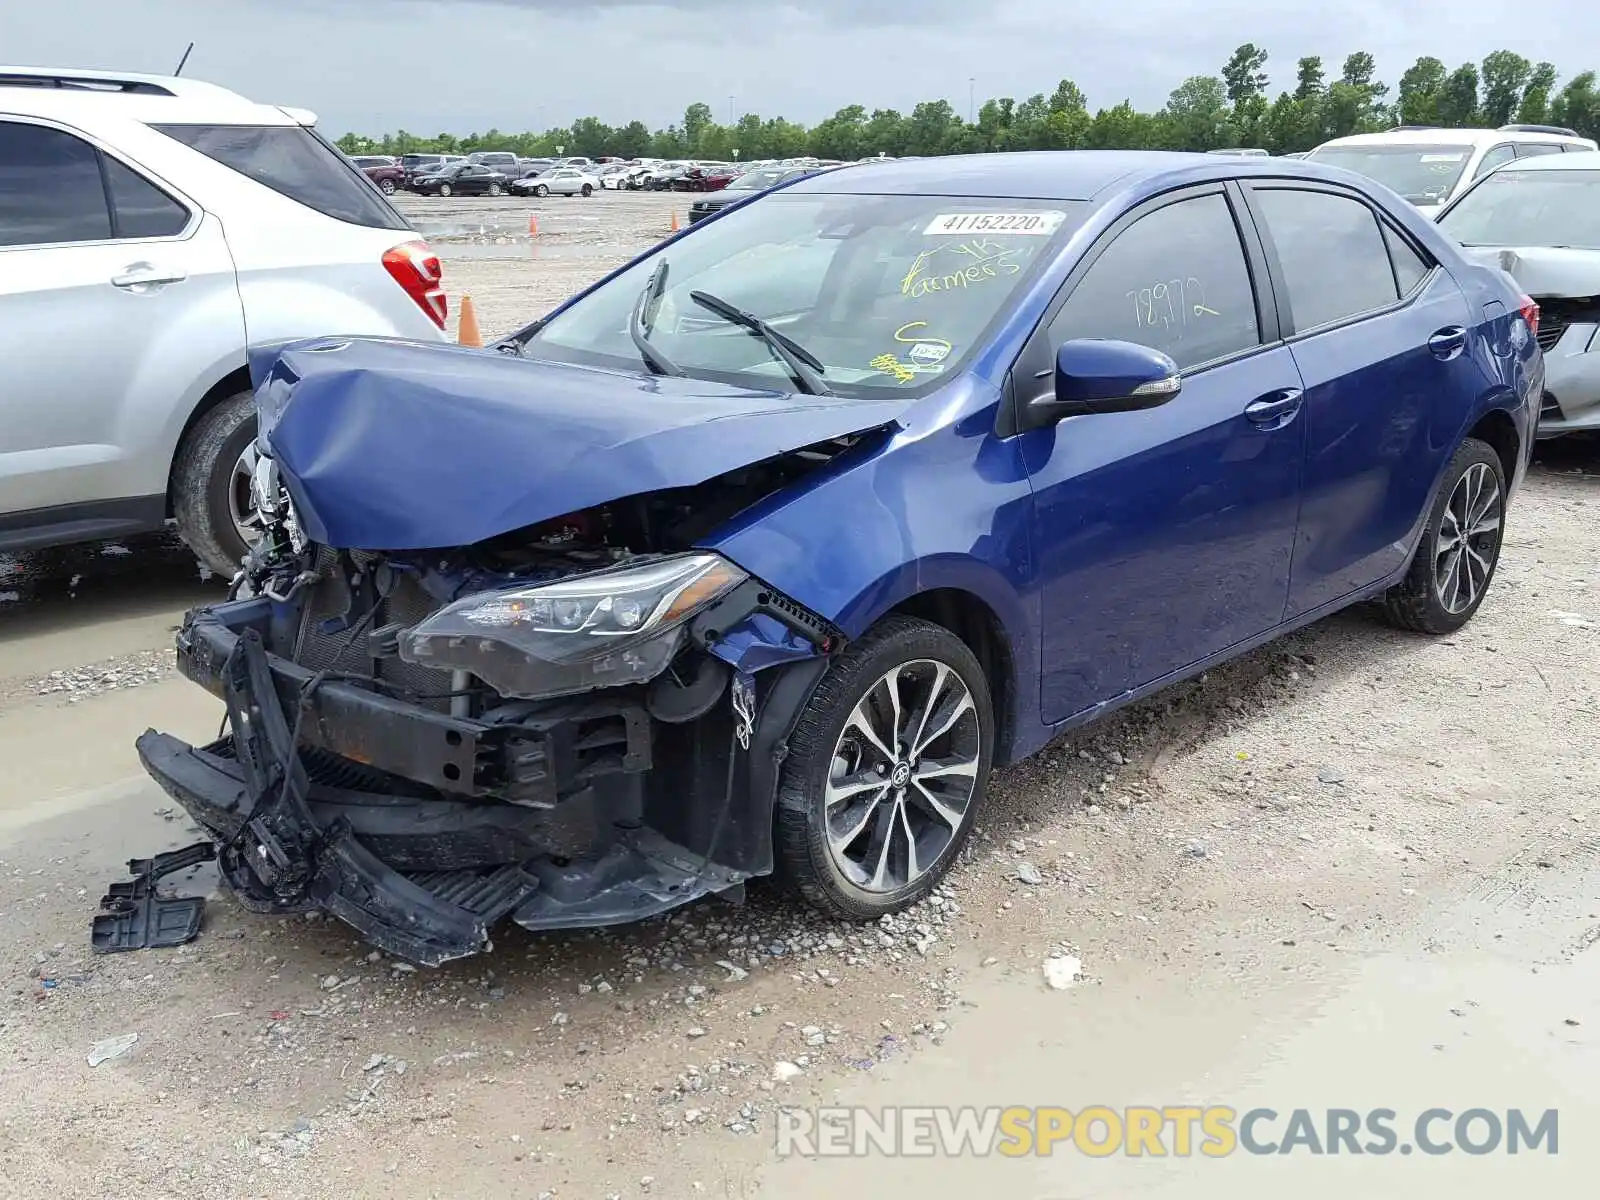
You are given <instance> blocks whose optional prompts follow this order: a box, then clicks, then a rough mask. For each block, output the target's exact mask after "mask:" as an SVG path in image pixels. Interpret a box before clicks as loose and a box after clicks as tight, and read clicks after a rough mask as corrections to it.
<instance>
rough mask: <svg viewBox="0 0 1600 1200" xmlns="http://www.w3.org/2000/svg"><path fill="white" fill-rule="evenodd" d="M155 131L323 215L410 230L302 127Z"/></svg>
mask: <svg viewBox="0 0 1600 1200" xmlns="http://www.w3.org/2000/svg"><path fill="white" fill-rule="evenodd" d="M154 128H156V129H157V130H159V131H160V132H162V133H164V134H166V135H167V136H168V137H171V138H176V139H177V140H178V141H180V142H182V143H183V144H184V145H186V146H190V147H192V148H194V149H196V150H198V151H200V153H201V154H204V155H205V156H206V157H207V158H212V159H215V160H216V161H217V162H219V163H221V164H222V165H223V166H226V167H232V168H233V169H234V170H235V171H238V172H239V173H240V174H241V175H248V176H249V177H250V178H251V179H254V180H255V181H256V182H257V183H261V184H265V185H266V186H267V187H269V188H271V189H272V190H273V191H275V192H277V193H279V194H280V195H283V196H287V197H289V199H291V200H297V201H299V202H300V203H301V204H304V205H305V206H306V207H307V208H312V209H315V210H316V211H317V212H319V213H322V214H323V215H324V216H328V217H332V218H334V219H335V220H337V221H348V222H350V224H352V225H365V226H367V227H368V228H371V229H407V228H409V226H408V225H407V224H406V222H405V219H404V218H403V217H401V215H400V214H399V213H397V212H396V211H395V210H394V209H393V208H391V207H390V206H389V204H388V202H387V201H385V200H384V198H383V195H382V193H380V192H379V191H378V190H377V189H376V188H374V187H373V186H372V184H371V183H369V182H368V181H367V178H366V176H364V175H362V174H361V173H360V172H359V171H357V170H356V169H355V168H354V167H352V166H351V165H350V164H349V163H348V162H346V161H345V159H344V156H343V155H342V154H341V153H340V152H339V151H338V149H336V148H335V147H333V146H331V145H329V144H328V143H327V142H325V141H324V140H323V139H322V138H321V137H319V136H318V135H317V134H316V133H315V132H314V131H313V130H310V129H305V128H303V127H301V126H299V125H157V126H155V127H154Z"/></svg>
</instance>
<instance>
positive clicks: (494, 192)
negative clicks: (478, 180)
mask: <svg viewBox="0 0 1600 1200" xmlns="http://www.w3.org/2000/svg"><path fill="white" fill-rule="evenodd" d="M499 194H500V185H499V184H498V183H491V184H490V185H489V195H491V196H498V195H499Z"/></svg>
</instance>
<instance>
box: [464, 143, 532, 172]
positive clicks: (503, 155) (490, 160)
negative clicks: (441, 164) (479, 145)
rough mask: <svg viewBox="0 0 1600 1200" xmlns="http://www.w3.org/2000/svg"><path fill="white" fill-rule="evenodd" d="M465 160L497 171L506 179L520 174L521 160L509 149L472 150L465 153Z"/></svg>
mask: <svg viewBox="0 0 1600 1200" xmlns="http://www.w3.org/2000/svg"><path fill="white" fill-rule="evenodd" d="M467 161H468V162H470V163H477V164H478V166H480V167H488V168H489V169H490V170H491V171H498V172H499V173H500V174H502V175H504V176H505V177H506V178H507V179H515V178H516V177H517V176H518V175H520V174H522V160H521V159H520V158H518V157H517V156H516V155H515V154H512V153H511V152H510V151H509V150H474V151H473V152H472V153H471V154H469V155H467Z"/></svg>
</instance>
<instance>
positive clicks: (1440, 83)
mask: <svg viewBox="0 0 1600 1200" xmlns="http://www.w3.org/2000/svg"><path fill="white" fill-rule="evenodd" d="M1445 74H1446V72H1445V66H1444V63H1442V62H1440V61H1439V60H1438V59H1437V58H1434V57H1432V56H1431V55H1423V57H1421V58H1419V59H1417V61H1416V62H1414V63H1412V64H1411V65H1410V66H1409V67H1407V68H1406V73H1405V74H1404V75H1402V76H1400V95H1399V99H1398V101H1397V103H1396V105H1395V116H1396V118H1397V119H1398V121H1399V123H1400V124H1401V125H1434V124H1437V123H1438V120H1439V92H1440V90H1441V89H1442V88H1443V87H1444V81H1445Z"/></svg>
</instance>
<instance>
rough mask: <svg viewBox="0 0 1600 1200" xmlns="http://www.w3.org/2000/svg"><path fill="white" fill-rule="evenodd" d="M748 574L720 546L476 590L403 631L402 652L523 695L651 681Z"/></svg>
mask: <svg viewBox="0 0 1600 1200" xmlns="http://www.w3.org/2000/svg"><path fill="white" fill-rule="evenodd" d="M746 578H748V577H747V576H746V575H745V573H744V572H743V571H741V570H740V569H739V568H738V567H736V566H734V565H733V564H732V563H730V562H728V561H726V560H725V559H723V558H720V557H718V556H717V555H715V554H684V555H675V556H673V557H670V558H662V559H657V560H655V561H653V562H649V563H643V564H639V565H635V566H630V567H623V568H621V569H618V570H609V571H598V572H595V573H592V574H587V575H579V576H574V577H572V578H568V579H562V580H558V581H556V582H554V583H545V584H539V585H536V586H533V587H522V588H509V589H505V590H499V591H490V592H477V593H475V594H473V595H471V596H467V597H466V598H464V599H462V600H457V601H456V602H455V603H453V604H450V605H448V606H446V607H445V608H442V609H440V610H439V611H438V612H436V613H434V614H433V615H432V616H431V617H429V618H428V619H427V620H425V621H422V622H421V623H419V624H418V625H416V626H414V627H413V628H411V629H409V630H407V631H406V632H405V633H404V634H402V635H401V638H400V657H401V658H403V659H405V660H406V661H407V662H410V663H416V664H418V665H419V666H427V667H437V668H439V669H442V670H450V671H469V672H471V673H472V674H474V675H476V676H477V677H478V678H480V679H482V680H483V681H484V682H485V683H487V684H488V685H489V686H490V687H492V688H494V689H495V690H496V691H497V692H499V693H500V694H501V695H502V696H510V697H516V698H518V699H522V700H544V699H549V698H551V697H554V696H568V695H573V694H574V693H578V692H587V691H592V690H594V689H596V688H607V687H617V686H620V685H623V684H630V683H644V682H647V681H648V680H651V679H654V678H655V677H656V676H657V675H659V674H660V673H661V672H662V671H663V670H665V669H666V666H667V664H668V663H669V662H671V661H672V657H673V655H675V654H676V653H677V652H678V647H679V646H680V645H681V644H682V641H683V636H684V626H685V624H686V622H687V621H688V620H689V618H691V617H693V616H694V615H695V614H696V613H697V612H699V611H700V610H701V609H703V608H704V607H705V606H706V605H708V604H710V603H712V602H713V601H715V600H717V599H719V598H720V597H722V596H725V595H726V594H727V593H728V592H730V591H731V590H732V589H734V588H736V587H738V586H739V585H740V584H741V583H743V582H744V581H745V580H746Z"/></svg>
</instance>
